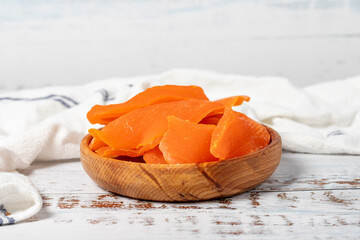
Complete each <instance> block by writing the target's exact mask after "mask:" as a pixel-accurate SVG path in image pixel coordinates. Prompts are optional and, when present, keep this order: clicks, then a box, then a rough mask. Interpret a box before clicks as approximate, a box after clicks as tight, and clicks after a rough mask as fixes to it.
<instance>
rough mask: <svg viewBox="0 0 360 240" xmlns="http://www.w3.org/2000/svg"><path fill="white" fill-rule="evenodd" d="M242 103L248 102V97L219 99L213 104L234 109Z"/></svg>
mask: <svg viewBox="0 0 360 240" xmlns="http://www.w3.org/2000/svg"><path fill="white" fill-rule="evenodd" d="M244 101H246V102H248V101H250V97H249V96H246V95H239V96H233V97H227V98H221V99H219V100H216V101H214V102H217V103H220V104H222V105H224V106H225V107H234V106H239V105H241V104H242V103H243V102H244Z"/></svg>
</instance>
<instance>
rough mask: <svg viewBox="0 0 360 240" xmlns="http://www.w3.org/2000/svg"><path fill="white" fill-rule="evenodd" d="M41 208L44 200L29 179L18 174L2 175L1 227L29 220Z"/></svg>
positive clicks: (0, 187) (4, 173)
mask: <svg viewBox="0 0 360 240" xmlns="http://www.w3.org/2000/svg"><path fill="white" fill-rule="evenodd" d="M41 206H42V198H41V197H40V195H39V193H38V191H37V190H36V188H35V187H34V186H33V185H32V183H31V182H30V181H29V180H28V178H27V177H25V176H24V175H21V174H19V173H17V172H1V173H0V226H1V225H5V224H14V223H16V222H19V221H22V220H24V219H26V218H29V217H30V216H32V215H34V214H36V213H37V212H38V211H39V210H40V208H41Z"/></svg>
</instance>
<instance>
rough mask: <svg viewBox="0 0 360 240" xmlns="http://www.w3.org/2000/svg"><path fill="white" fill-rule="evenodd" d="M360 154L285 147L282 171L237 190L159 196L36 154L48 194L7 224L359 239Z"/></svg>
mask: <svg viewBox="0 0 360 240" xmlns="http://www.w3.org/2000/svg"><path fill="white" fill-rule="evenodd" d="M359 161H360V156H351V155H347V156H346V155H313V154H299V153H290V152H284V153H283V154H282V159H281V161H280V164H279V166H278V168H277V169H276V171H275V173H274V174H273V175H272V176H271V177H270V178H269V179H268V180H267V181H265V182H264V183H262V184H261V185H260V186H258V187H257V188H255V189H253V190H251V191H249V192H247V193H243V194H239V195H236V196H234V197H230V198H225V199H219V200H211V201H203V202H192V203H158V202H147V201H139V200H136V199H131V198H127V197H122V196H118V195H114V194H111V193H108V192H107V191H106V190H104V189H102V188H100V187H98V186H97V185H96V184H95V183H94V182H93V181H92V180H91V179H90V177H89V176H88V175H87V174H86V173H85V172H84V170H83V168H82V166H81V163H80V162H79V159H73V160H63V161H45V162H40V161H38V162H35V163H34V164H33V165H31V166H30V168H28V169H25V170H22V171H21V173H23V174H25V175H27V176H29V178H30V179H31V181H32V182H33V183H34V185H35V186H36V187H37V188H38V189H39V191H40V193H41V195H42V196H43V199H44V206H43V208H42V209H41V211H40V213H39V214H37V215H36V216H34V217H33V218H31V219H29V220H28V221H27V222H26V223H18V224H15V225H13V226H7V227H2V228H1V235H2V236H3V237H8V238H11V239H12V240H17V239H49V238H51V239H64V238H66V237H68V238H69V239H74V238H79V239H82V238H84V236H86V238H87V239H100V238H101V239H105V238H106V239H119V236H126V237H125V238H126V239H169V238H170V237H171V238H172V239H185V238H189V239H194V238H196V239H357V238H358V236H359V232H360V223H359V217H358V216H359V212H360V205H359V204H360V177H359V172H360V164H359Z"/></svg>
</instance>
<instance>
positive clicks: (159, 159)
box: [143, 147, 168, 164]
mask: <svg viewBox="0 0 360 240" xmlns="http://www.w3.org/2000/svg"><path fill="white" fill-rule="evenodd" d="M143 158H144V161H145V162H146V163H149V164H168V162H167V161H165V158H164V155H163V153H162V152H161V151H160V149H159V147H156V148H154V149H151V150H150V151H147V152H146V153H144V156H143Z"/></svg>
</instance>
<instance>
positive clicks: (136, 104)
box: [87, 85, 209, 124]
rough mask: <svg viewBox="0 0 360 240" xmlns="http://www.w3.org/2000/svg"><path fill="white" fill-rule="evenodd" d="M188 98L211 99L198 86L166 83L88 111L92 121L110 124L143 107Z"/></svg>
mask: <svg viewBox="0 0 360 240" xmlns="http://www.w3.org/2000/svg"><path fill="white" fill-rule="evenodd" d="M187 99H198V100H209V99H208V98H207V97H206V95H205V93H204V91H203V89H202V88H201V87H198V86H177V85H165V86H155V87H152V88H148V89H146V90H145V91H143V92H141V93H139V94H137V95H136V96H134V97H133V98H131V99H129V100H128V101H126V102H124V103H120V104H110V105H105V106H102V105H95V106H93V107H92V109H91V110H90V111H89V112H88V114H87V118H88V120H89V122H90V123H92V124H95V123H100V124H108V123H109V122H111V121H113V120H115V119H116V118H118V117H120V116H122V115H124V114H126V113H128V112H130V111H132V110H135V109H138V108H141V107H145V106H150V105H153V104H159V103H166V102H173V101H181V100H187Z"/></svg>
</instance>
